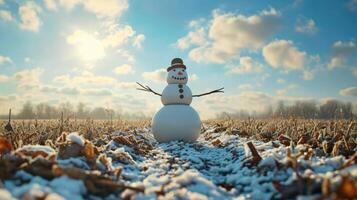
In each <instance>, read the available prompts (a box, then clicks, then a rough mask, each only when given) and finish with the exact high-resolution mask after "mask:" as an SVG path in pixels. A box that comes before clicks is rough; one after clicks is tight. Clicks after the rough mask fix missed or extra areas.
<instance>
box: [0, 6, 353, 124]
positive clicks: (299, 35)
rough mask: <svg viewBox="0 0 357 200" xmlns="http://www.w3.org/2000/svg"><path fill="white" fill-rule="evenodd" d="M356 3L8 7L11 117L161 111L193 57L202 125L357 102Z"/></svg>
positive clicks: (1, 85) (2, 93)
mask: <svg viewBox="0 0 357 200" xmlns="http://www.w3.org/2000/svg"><path fill="white" fill-rule="evenodd" d="M355 24H357V1H356V0H348V1H337V0H336V1H332V0H316V1H303V0H295V1H258V0H254V1H188V0H183V1H182V0H180V1H179V0H172V1H163V0H158V1H155V2H153V1H139V0H133V1H127V0H107V1H99V0H87V1H84V0H37V1H20V0H12V1H10V0H0V113H5V112H6V111H7V109H8V108H9V107H12V108H13V109H14V110H15V112H16V111H18V109H19V108H20V107H21V105H22V104H23V103H24V102H26V101H28V100H30V101H33V102H34V103H39V102H47V103H50V104H53V105H57V104H60V103H61V102H66V101H69V102H71V103H73V104H76V103H78V102H79V101H81V102H84V103H87V104H88V106H90V107H95V106H106V107H109V108H113V109H115V110H118V111H120V112H128V113H130V112H136V113H138V112H141V113H144V114H148V115H150V114H152V113H154V112H155V111H156V110H157V109H158V108H159V107H160V106H161V103H160V99H159V98H157V97H155V96H152V95H150V94H143V93H142V92H140V91H137V90H135V82H136V81H138V82H141V83H145V84H147V85H150V86H151V87H152V88H153V89H155V90H157V91H162V90H163V88H164V87H165V85H166V83H165V81H164V80H165V75H166V73H165V68H166V67H167V66H168V65H169V63H170V61H171V59H172V58H174V57H181V58H183V59H184V62H185V64H186V65H187V67H188V73H189V76H190V77H191V80H190V81H189V82H188V85H189V86H190V88H191V90H192V91H193V93H196V94H197V93H202V92H206V91H209V90H213V89H216V88H219V87H222V86H224V87H225V94H217V95H212V96H207V97H202V98H198V99H194V102H193V106H194V107H195V108H196V109H197V110H198V111H199V112H200V114H201V116H202V117H203V118H209V117H214V115H215V114H216V113H218V112H222V111H230V112H234V111H237V110H239V109H242V108H244V109H247V110H250V111H253V110H255V111H264V109H265V108H266V107H267V106H268V105H273V106H274V105H275V104H276V102H277V101H279V100H283V101H286V102H287V103H292V102H294V101H296V100H315V101H317V102H323V101H325V100H327V99H339V100H342V101H351V102H353V103H356V97H357V47H356V41H355V40H356V36H357V28H356V26H355Z"/></svg>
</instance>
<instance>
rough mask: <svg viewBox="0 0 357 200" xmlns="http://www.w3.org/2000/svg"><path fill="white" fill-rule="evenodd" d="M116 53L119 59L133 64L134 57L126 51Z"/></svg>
mask: <svg viewBox="0 0 357 200" xmlns="http://www.w3.org/2000/svg"><path fill="white" fill-rule="evenodd" d="M117 53H118V54H119V56H120V57H123V58H124V59H125V60H127V61H129V62H134V61H135V58H134V56H133V55H132V54H131V53H130V52H129V51H127V50H125V49H118V50H117Z"/></svg>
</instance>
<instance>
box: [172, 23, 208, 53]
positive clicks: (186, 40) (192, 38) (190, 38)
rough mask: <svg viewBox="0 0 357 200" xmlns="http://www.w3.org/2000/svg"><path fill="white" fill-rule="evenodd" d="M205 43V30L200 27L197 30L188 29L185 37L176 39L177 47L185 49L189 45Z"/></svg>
mask: <svg viewBox="0 0 357 200" xmlns="http://www.w3.org/2000/svg"><path fill="white" fill-rule="evenodd" d="M190 23H192V22H190ZM206 43H207V41H206V30H205V29H204V28H202V27H200V28H198V29H197V30H194V31H190V32H189V33H188V34H187V35H186V36H185V37H182V38H180V39H178V40H177V42H176V46H177V47H178V48H179V49H187V48H189V47H191V45H204V44H206Z"/></svg>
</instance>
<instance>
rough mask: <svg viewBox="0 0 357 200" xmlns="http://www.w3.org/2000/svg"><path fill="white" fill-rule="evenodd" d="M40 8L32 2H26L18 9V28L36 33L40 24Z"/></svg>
mask: <svg viewBox="0 0 357 200" xmlns="http://www.w3.org/2000/svg"><path fill="white" fill-rule="evenodd" d="M39 12H41V8H40V7H39V6H38V5H37V4H36V3H35V2H33V1H28V2H26V3H25V4H24V5H21V6H20V8H19V16H20V20H21V23H20V28H22V29H24V30H28V31H33V32H38V31H39V29H40V26H41V24H42V22H41V20H40V18H39V16H38V13H39Z"/></svg>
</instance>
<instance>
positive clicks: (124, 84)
mask: <svg viewBox="0 0 357 200" xmlns="http://www.w3.org/2000/svg"><path fill="white" fill-rule="evenodd" d="M115 86H116V88H118V89H135V88H137V86H138V85H137V84H136V83H135V82H120V83H117V84H116V85H115Z"/></svg>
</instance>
